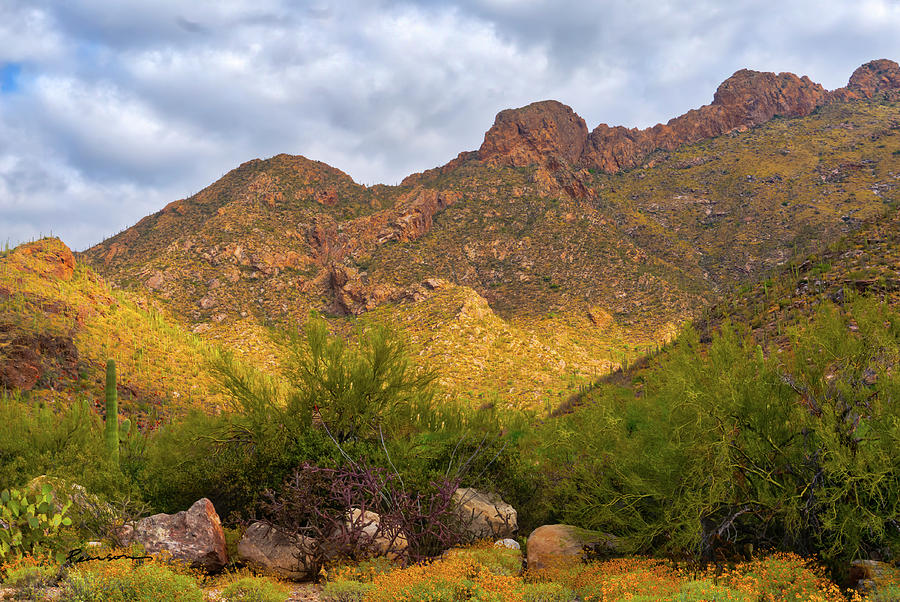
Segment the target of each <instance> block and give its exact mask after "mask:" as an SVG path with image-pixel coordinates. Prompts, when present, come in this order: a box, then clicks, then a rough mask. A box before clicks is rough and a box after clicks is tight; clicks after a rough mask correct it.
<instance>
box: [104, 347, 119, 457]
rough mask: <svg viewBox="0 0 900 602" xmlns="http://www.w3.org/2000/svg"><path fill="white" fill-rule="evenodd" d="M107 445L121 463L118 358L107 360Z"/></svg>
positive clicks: (111, 453)
mask: <svg viewBox="0 0 900 602" xmlns="http://www.w3.org/2000/svg"><path fill="white" fill-rule="evenodd" d="M106 447H108V448H109V454H110V456H111V457H112V459H113V462H115V463H116V465H117V466H118V464H119V397H118V394H117V393H116V360H112V359H111V360H107V361H106Z"/></svg>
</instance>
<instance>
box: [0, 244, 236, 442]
mask: <svg viewBox="0 0 900 602" xmlns="http://www.w3.org/2000/svg"><path fill="white" fill-rule="evenodd" d="M32 244H55V245H59V244H60V243H59V242H58V241H54V240H45V241H39V242H38V243H32ZM0 292H2V294H0V316H2V318H0V325H2V326H3V328H2V329H0V362H2V361H5V359H6V356H7V355H8V354H9V352H11V350H12V348H13V346H14V345H15V344H17V343H16V341H17V340H19V341H21V340H22V339H23V338H24V339H28V338H33V337H35V336H39V335H47V336H52V337H60V338H63V339H71V340H73V341H74V344H75V347H76V348H77V350H78V360H79V361H78V366H77V370H78V374H76V375H67V374H58V373H53V372H52V368H51V372H50V373H49V374H48V375H47V379H46V381H45V382H39V383H38V386H39V389H38V390H37V391H36V396H38V397H40V398H42V399H45V400H47V401H53V400H57V399H59V400H63V401H68V400H69V399H70V398H71V397H72V396H73V394H74V393H79V392H80V393H83V394H84V395H86V396H88V397H89V398H90V399H92V400H97V401H99V400H100V399H102V398H103V391H104V381H105V378H104V376H105V366H106V360H107V358H111V359H114V360H115V361H116V363H117V366H118V376H119V385H120V390H124V393H123V394H122V396H121V399H120V403H121V407H122V408H123V409H124V410H125V411H126V412H127V413H135V412H139V413H141V414H143V417H142V418H141V419H140V421H139V426H145V425H146V424H147V418H148V417H153V418H156V417H162V416H165V415H169V414H172V413H175V414H177V413H181V412H183V411H184V410H185V409H187V408H192V407H197V408H203V409H206V410H212V409H215V408H217V407H221V405H222V403H223V401H224V398H223V397H222V396H221V393H220V392H219V390H218V389H217V387H216V385H215V379H214V378H213V377H212V376H211V374H210V372H209V370H208V365H207V357H208V356H209V354H210V353H211V347H210V346H209V345H208V344H207V343H205V342H203V341H201V340H200V339H199V338H197V337H196V336H194V335H191V334H189V333H187V332H186V331H185V330H183V329H182V328H181V327H180V326H178V325H177V324H175V323H173V322H172V321H171V320H170V319H169V318H167V317H165V312H164V310H163V309H161V308H159V307H154V306H153V305H151V304H150V303H148V302H147V300H146V299H144V298H143V297H141V296H140V295H135V294H132V293H127V292H123V291H119V290H115V289H113V288H111V287H109V286H108V285H107V284H106V283H105V282H104V281H103V280H102V279H101V278H100V277H99V276H97V275H96V274H95V273H94V272H93V271H92V270H91V269H90V268H87V267H84V266H81V265H77V266H76V268H75V271H74V274H73V277H72V279H71V280H68V281H66V280H63V279H60V278H57V277H54V276H52V275H49V274H46V266H43V265H42V264H41V263H40V259H39V258H35V257H31V256H28V255H25V254H22V253H16V252H15V251H13V252H11V253H10V254H8V255H7V256H6V257H4V258H0ZM19 344H20V343H19ZM50 359H51V360H52V358H50ZM42 361H43V362H44V363H45V364H51V365H52V362H51V361H50V360H48V359H47V358H42Z"/></svg>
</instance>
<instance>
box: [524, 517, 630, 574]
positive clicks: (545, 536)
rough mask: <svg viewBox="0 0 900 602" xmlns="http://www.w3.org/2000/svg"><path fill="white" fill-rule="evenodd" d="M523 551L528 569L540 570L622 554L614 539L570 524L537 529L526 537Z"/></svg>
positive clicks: (544, 526)
mask: <svg viewBox="0 0 900 602" xmlns="http://www.w3.org/2000/svg"><path fill="white" fill-rule="evenodd" d="M525 548H526V552H527V558H528V569H529V570H540V569H545V568H549V567H555V566H560V565H566V564H572V563H576V562H581V561H582V560H585V559H589V558H602V557H608V556H614V555H616V554H619V553H621V551H620V549H619V545H618V540H617V539H616V538H615V537H614V536H612V535H608V534H606V533H601V532H599V531H588V530H587V529H580V528H578V527H573V526H572V525H543V526H542V527H538V528H537V529H535V530H534V531H532V532H531V535H529V536H528V541H527V542H526V544H525Z"/></svg>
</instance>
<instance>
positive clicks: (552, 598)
mask: <svg viewBox="0 0 900 602" xmlns="http://www.w3.org/2000/svg"><path fill="white" fill-rule="evenodd" d="M574 599H575V594H574V593H573V592H572V590H570V589H569V588H568V587H566V586H564V585H562V584H560V583H531V584H528V585H525V586H524V587H523V588H522V600H523V601H524V602H572V600H574Z"/></svg>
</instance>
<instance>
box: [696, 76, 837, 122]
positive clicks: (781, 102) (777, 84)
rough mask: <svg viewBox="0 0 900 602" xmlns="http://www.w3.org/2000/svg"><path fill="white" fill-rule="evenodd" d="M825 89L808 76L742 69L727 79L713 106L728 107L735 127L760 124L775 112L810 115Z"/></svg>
mask: <svg viewBox="0 0 900 602" xmlns="http://www.w3.org/2000/svg"><path fill="white" fill-rule="evenodd" d="M825 96H826V91H825V88H823V87H822V86H821V85H820V84H817V83H815V82H814V81H812V80H811V79H809V78H808V77H806V76H805V75H804V76H803V77H797V76H796V75H794V74H793V73H779V74H777V75H776V74H775V73H769V72H761V71H751V70H750V69H741V70H740V71H737V72H736V73H735V74H734V75H732V76H731V77H729V78H728V79H726V80H725V81H724V82H722V84H721V85H720V86H719V87H718V89H717V90H716V93H715V95H714V96H713V102H712V105H713V106H719V107H722V108H724V109H725V111H726V115H727V116H728V117H729V118H730V119H731V120H733V121H734V122H735V123H734V126H735V127H736V126H738V125H746V126H750V125H758V124H760V123H763V122H766V121H768V120H769V119H771V118H772V117H773V116H775V115H783V116H786V117H800V116H803V115H809V114H810V113H811V112H812V111H813V109H815V108H816V107H817V106H818V105H820V104H821V103H822V101H823V100H824V99H825Z"/></svg>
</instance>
